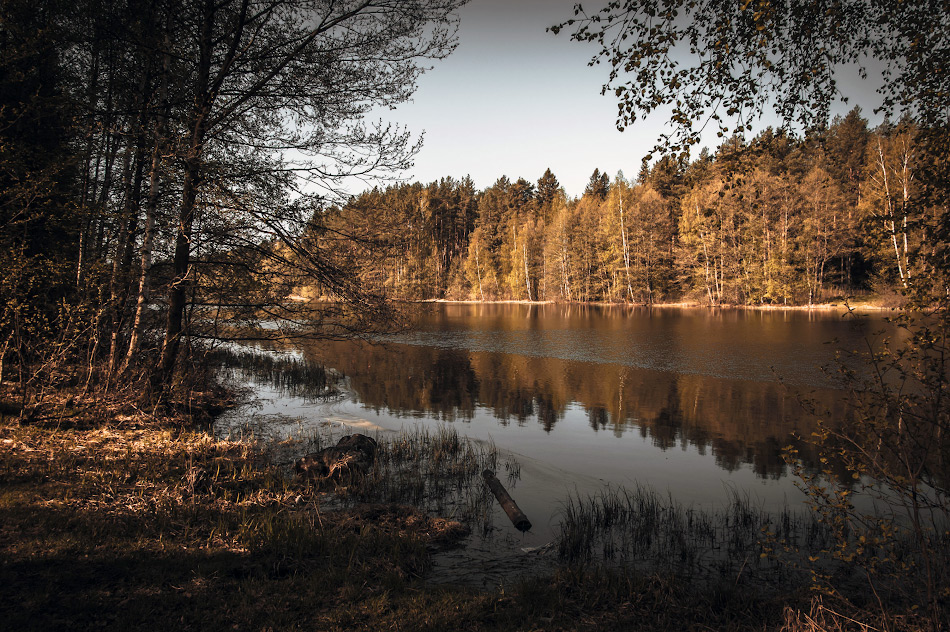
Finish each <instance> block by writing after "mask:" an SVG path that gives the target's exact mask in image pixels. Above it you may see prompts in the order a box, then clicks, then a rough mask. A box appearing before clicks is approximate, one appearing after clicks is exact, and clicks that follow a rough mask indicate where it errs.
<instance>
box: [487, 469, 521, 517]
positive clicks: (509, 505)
mask: <svg viewBox="0 0 950 632" xmlns="http://www.w3.org/2000/svg"><path fill="white" fill-rule="evenodd" d="M482 478H484V479H485V482H486V483H488V489H490V490H491V493H493V494H494V495H495V498H497V499H498V504H500V505H501V508H502V509H504V510H505V513H506V514H508V517H509V518H510V519H511V524H513V525H515V528H516V529H518V531H527V530H528V529H530V528H531V521H529V520H528V517H527V516H526V515H524V512H523V511H521V509H520V508H519V507H518V504H517V503H516V502H515V501H514V499H513V498H512V497H511V496H510V495H509V494H508V492H507V490H505V488H504V486H503V485H502V484H501V481H499V480H498V477H497V476H495V473H494V472H492V471H491V470H485V471H484V472H482Z"/></svg>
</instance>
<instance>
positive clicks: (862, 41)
mask: <svg viewBox="0 0 950 632" xmlns="http://www.w3.org/2000/svg"><path fill="white" fill-rule="evenodd" d="M948 16H950V4H948V2H946V0H926V1H921V2H901V1H899V0H815V1H811V2H788V1H774V0H742V1H740V2H724V1H722V0H615V1H612V2H609V3H607V5H606V6H605V7H604V8H602V9H601V10H599V11H597V12H594V13H587V12H586V11H585V10H584V8H583V7H582V5H580V4H578V5H575V9H574V17H573V18H570V19H568V20H565V21H564V22H562V23H560V24H557V25H555V26H552V27H550V30H551V31H553V32H554V33H558V32H560V31H561V30H565V29H567V30H568V31H569V32H570V33H571V38H572V39H574V40H577V41H580V42H592V43H594V44H595V45H596V46H598V47H599V48H600V50H599V51H598V52H597V53H596V54H595V55H594V56H593V58H592V59H591V62H590V63H591V65H597V64H601V63H603V64H605V65H606V66H608V67H609V69H610V70H609V75H608V78H607V80H606V82H605V84H604V87H603V92H604V93H608V92H610V93H613V94H614V95H615V96H616V98H617V104H618V113H617V127H618V128H619V129H621V130H622V129H624V128H625V127H629V126H630V125H632V124H633V123H634V122H636V121H637V120H639V119H640V118H641V117H642V116H645V115H647V114H650V113H652V112H654V111H657V110H659V111H661V112H662V113H663V115H667V112H668V113H669V114H668V118H669V120H670V122H671V123H672V124H673V127H674V129H673V131H672V132H671V133H668V134H665V135H663V136H661V138H660V143H659V145H658V148H660V149H663V150H670V149H677V150H685V149H687V148H689V147H690V146H692V145H695V144H696V143H698V142H699V137H700V134H701V132H702V131H703V130H704V129H705V128H706V127H707V126H708V125H714V126H716V128H717V129H718V132H719V134H720V136H726V135H729V134H731V133H735V132H748V131H752V129H753V123H754V122H755V121H756V120H757V119H758V118H759V117H760V116H761V115H762V114H764V113H766V112H774V113H775V114H777V115H778V116H779V117H780V118H781V120H782V121H783V122H784V124H785V125H788V126H793V127H797V128H798V131H801V132H804V131H808V130H811V129H814V128H816V127H819V126H821V125H823V124H824V123H825V122H826V121H827V120H828V118H829V114H830V111H831V107H832V105H833V104H834V102H835V101H836V100H837V99H843V100H846V99H847V98H848V95H847V94H843V93H842V90H841V87H840V75H841V74H842V72H844V71H846V70H848V69H850V68H851V67H852V66H853V65H857V66H858V67H859V71H860V73H861V74H862V75H863V76H868V75H873V74H874V73H882V76H881V79H882V82H881V87H880V90H879V94H880V101H879V103H877V104H874V105H875V107H880V108H881V109H882V110H883V111H884V112H885V113H887V114H890V115H891V116H892V117H894V118H899V117H900V115H902V114H905V113H907V114H911V115H913V116H914V117H915V118H917V119H918V120H919V121H920V122H922V123H924V124H925V125H933V124H941V125H945V124H946V118H947V114H948V106H950V71H948V68H947V64H946V63H945V61H944V60H946V58H947V55H948V52H950V17H948ZM871 78H872V79H874V77H871Z"/></svg>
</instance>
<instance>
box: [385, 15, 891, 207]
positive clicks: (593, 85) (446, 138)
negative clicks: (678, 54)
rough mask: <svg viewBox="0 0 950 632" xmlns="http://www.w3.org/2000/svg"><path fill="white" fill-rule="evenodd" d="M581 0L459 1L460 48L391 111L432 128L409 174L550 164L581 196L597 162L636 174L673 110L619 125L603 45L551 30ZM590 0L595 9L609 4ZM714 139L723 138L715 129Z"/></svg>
mask: <svg viewBox="0 0 950 632" xmlns="http://www.w3.org/2000/svg"><path fill="white" fill-rule="evenodd" d="M574 4H575V0H471V2H470V3H469V4H468V5H466V6H465V7H463V8H462V10H461V16H460V17H461V22H460V28H459V46H458V48H457V49H456V50H455V52H454V53H452V55H450V56H449V57H448V58H447V59H445V60H443V61H441V62H436V63H435V65H434V67H433V69H432V70H430V71H429V72H427V73H426V74H424V75H423V76H422V77H421V79H420V81H419V86H418V90H417V92H416V94H415V97H414V99H413V102H412V103H407V104H404V105H402V106H400V107H398V108H397V109H396V110H395V111H393V112H386V113H385V115H384V116H385V118H386V119H387V120H389V121H391V122H394V123H399V124H402V125H405V126H406V127H407V128H408V129H409V130H410V131H411V132H413V133H414V134H419V133H420V132H425V140H424V145H423V148H422V151H421V152H420V153H419V155H418V156H417V158H416V161H415V168H414V169H412V170H411V171H409V172H408V173H406V174H404V176H405V177H406V179H407V180H409V181H418V182H423V183H428V182H432V181H435V180H438V179H439V178H442V177H444V176H452V177H454V178H462V177H464V176H465V175H470V176H471V177H472V179H473V180H474V182H475V186H476V188H478V189H483V188H485V187H488V186H490V185H491V184H492V183H494V182H495V180H497V179H498V178H499V177H500V176H502V175H506V176H508V177H509V178H510V179H512V180H515V179H517V178H519V177H524V178H525V179H527V180H529V181H531V182H536V181H537V179H538V178H539V177H540V176H541V174H543V173H544V170H545V169H546V168H549V167H550V168H551V170H552V171H553V172H554V175H555V176H557V178H558V180H559V181H560V182H561V185H562V186H564V188H565V189H566V191H567V193H568V195H570V196H579V195H580V194H581V193H583V190H584V187H585V186H586V184H587V182H588V180H589V179H590V174H591V172H592V171H593V170H594V168H598V169H600V170H601V171H603V172H606V173H607V174H609V176H610V177H611V178H612V177H613V176H614V175H615V174H616V173H617V171H618V170H623V172H624V175H625V176H626V177H628V178H632V177H635V176H636V175H637V173H638V171H639V169H640V161H641V159H642V157H643V156H644V155H646V154H647V153H649V150H650V148H651V147H653V145H654V144H655V143H656V140H657V138H658V136H659V135H660V134H661V133H663V132H665V131H669V128H668V127H667V126H666V118H665V117H664V116H663V115H662V113H659V112H658V113H655V114H654V115H652V116H651V117H649V118H647V119H646V120H645V121H644V120H641V121H638V122H637V124H636V125H634V126H632V127H628V128H627V129H626V130H625V131H624V132H622V133H621V132H619V131H617V129H616V126H615V120H616V112H617V106H616V101H615V98H614V96H613V95H612V94H608V95H606V96H602V95H601V94H600V90H601V86H602V84H603V82H604V81H605V80H606V78H607V72H608V68H606V67H605V66H603V65H601V66H594V67H589V66H588V65H587V63H588V61H589V60H590V57H591V55H592V54H593V53H594V52H596V49H595V48H593V47H591V46H589V45H585V44H580V43H578V42H572V41H571V40H570V33H569V31H568V30H565V31H562V32H561V33H560V34H559V35H556V36H555V35H554V34H552V33H548V32H545V28H546V27H548V26H551V25H552V24H555V23H559V22H563V21H565V20H567V19H569V18H571V17H572V16H573V7H574ZM588 4H589V5H590V6H588V7H587V9H588V11H589V12H591V13H593V12H594V11H595V10H596V9H598V8H599V7H600V6H601V5H602V4H603V3H602V2H591V1H590V0H588ZM851 107H852V105H848V106H845V107H843V108H841V111H843V112H846V111H847V110H849V109H850V108H851ZM871 109H872V108H871V107H866V108H864V110H865V111H864V116H865V117H871V116H872V113H871ZM764 125H765V123H763V127H764ZM708 144H709V145H711V148H714V147H715V146H716V145H717V144H718V143H717V139H716V137H715V134H714V133H711V134H710V137H709V139H708Z"/></svg>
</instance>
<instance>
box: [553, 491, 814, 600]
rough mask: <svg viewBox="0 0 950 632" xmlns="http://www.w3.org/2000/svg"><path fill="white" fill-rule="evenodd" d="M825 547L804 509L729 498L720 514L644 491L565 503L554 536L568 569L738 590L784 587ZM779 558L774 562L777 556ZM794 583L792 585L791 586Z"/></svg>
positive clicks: (605, 494) (738, 496)
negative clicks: (609, 570)
mask: <svg viewBox="0 0 950 632" xmlns="http://www.w3.org/2000/svg"><path fill="white" fill-rule="evenodd" d="M828 542H830V536H829V534H828V533H826V529H824V528H823V526H822V525H821V524H820V523H819V522H818V521H817V520H816V519H815V517H814V516H813V515H812V514H811V513H810V512H808V511H805V510H804V508H803V510H801V511H793V510H792V509H790V508H788V507H785V508H784V509H783V510H782V511H780V512H770V511H766V510H764V509H762V508H760V507H756V506H755V505H754V503H753V502H752V501H751V499H750V498H749V497H748V496H744V495H741V494H738V493H733V494H732V497H731V501H730V503H729V505H728V506H727V507H725V508H723V509H718V510H704V509H697V508H694V507H688V506H685V505H683V504H681V503H678V502H676V501H675V500H674V499H673V498H672V497H669V496H662V495H660V494H659V493H657V492H656V491H655V490H653V489H650V488H648V487H643V486H640V485H638V486H636V487H635V488H633V489H625V488H615V489H608V490H605V491H603V492H601V493H599V494H595V495H592V496H589V497H586V498H580V497H571V498H569V499H568V501H567V502H566V503H565V506H564V510H563V518H562V521H561V525H560V531H559V533H558V536H557V547H558V555H559V557H560V558H561V559H562V560H563V561H564V562H566V563H568V564H600V565H605V566H614V567H630V568H634V569H637V570H639V571H641V572H645V573H667V574H673V575H676V576H677V577H680V578H682V579H684V580H701V581H713V582H718V581H722V580H729V581H732V582H734V583H739V582H741V581H742V580H743V579H751V578H753V577H754V578H755V580H756V583H757V584H759V585H762V581H763V580H768V581H769V582H771V583H773V584H775V585H782V586H787V585H789V582H790V581H791V580H793V576H797V577H798V579H799V580H800V581H802V582H803V581H804V578H805V574H804V572H803V571H802V569H801V568H800V566H801V565H800V564H796V563H795V562H798V561H800V559H795V560H792V559H790V556H791V555H792V553H793V552H794V554H795V555H796V556H797V557H798V558H800V556H801V555H803V554H807V552H808V551H815V550H820V549H821V548H822V547H823V546H826V545H827V543H828ZM780 552H781V553H783V555H779V553H780ZM793 583H795V582H793Z"/></svg>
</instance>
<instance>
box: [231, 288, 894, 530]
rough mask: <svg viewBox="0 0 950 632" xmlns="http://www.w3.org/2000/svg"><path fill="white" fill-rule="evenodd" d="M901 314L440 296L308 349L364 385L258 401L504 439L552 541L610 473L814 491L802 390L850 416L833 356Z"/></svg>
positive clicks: (689, 491) (501, 444)
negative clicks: (570, 498)
mask: <svg viewBox="0 0 950 632" xmlns="http://www.w3.org/2000/svg"><path fill="white" fill-rule="evenodd" d="M884 327H885V322H884V320H883V318H882V317H880V316H871V317H865V318H863V319H861V320H860V321H859V322H857V323H855V321H854V319H850V318H843V317H842V316H841V314H840V313H833V312H806V311H757V310H707V309H679V308H659V309H658V308H652V309H649V308H627V307H616V308H614V307H583V306H562V305H458V304H447V305H435V306H433V307H431V308H430V309H427V310H425V312H424V313H423V314H421V315H420V316H419V317H418V319H417V321H416V323H415V325H414V327H413V328H412V331H410V332H408V333H405V334H400V335H395V336H391V337H388V338H387V339H386V340H385V341H384V343H381V344H369V343H366V342H332V343H321V344H313V345H308V346H305V347H303V348H300V349H298V350H297V352H299V353H301V354H302V355H303V356H304V357H305V358H307V359H308V360H311V361H313V362H317V363H321V364H324V365H327V366H330V367H333V368H335V369H337V370H339V371H341V372H342V373H343V374H345V375H346V376H347V379H346V389H345V390H346V396H345V397H344V398H342V399H340V400H338V401H335V402H333V403H330V404H327V403H318V404H314V403H308V402H306V401H305V400H302V399H297V398H293V397H289V396H286V395H282V394H280V393H278V392H276V391H268V390H267V389H262V390H261V393H262V396H263V397H264V404H263V407H262V408H261V409H260V410H259V411H258V414H261V415H268V414H277V413H279V414H283V415H287V416H290V417H291V418H294V419H297V420H298V426H299V424H301V423H302V424H304V425H306V424H318V423H321V422H322V423H325V422H326V421H327V420H329V421H330V422H331V423H333V424H340V425H346V426H347V427H353V426H355V427H357V428H364V429H372V430H375V431H377V432H388V431H398V430H401V429H406V428H412V427H414V426H419V425H421V426H426V427H436V426H438V425H440V424H451V425H453V426H454V427H455V428H456V429H458V430H459V432H460V433H462V434H464V435H467V436H469V437H472V438H474V439H477V440H484V441H493V442H494V443H495V445H496V446H497V447H498V448H499V449H501V450H504V451H510V452H512V453H513V454H514V455H515V456H516V458H517V459H518V461H519V462H520V463H521V465H522V471H521V480H520V481H518V482H517V483H516V484H515V485H514V487H513V489H512V490H511V492H512V495H513V496H514V497H515V499H516V500H517V502H518V503H519V505H521V507H522V509H523V510H524V511H525V513H526V514H527V515H528V517H529V518H530V519H531V520H532V522H533V523H534V525H535V527H534V529H533V530H532V531H531V532H530V533H529V534H528V535H527V536H520V534H517V533H516V532H514V531H513V530H512V537H515V536H517V538H519V542H520V544H521V545H523V546H537V545H540V544H543V543H545V542H547V541H549V540H550V538H551V535H552V531H553V528H554V526H555V525H556V524H557V521H558V514H559V511H560V509H561V506H562V503H563V500H564V499H565V498H566V497H567V495H568V494H570V493H580V494H586V493H592V492H596V491H598V490H599V489H602V488H603V487H604V486H614V487H616V486H621V485H622V486H633V485H636V484H640V485H650V486H652V487H654V488H655V489H657V490H659V491H661V492H664V493H666V492H668V493H669V494H670V495H671V496H672V497H673V498H674V499H675V500H676V501H678V502H680V503H682V504H685V505H693V506H701V507H704V508H711V507H715V506H717V505H722V504H724V503H726V502H727V501H728V499H729V498H730V494H732V493H736V492H738V493H740V494H748V495H750V496H751V498H752V499H753V500H754V501H755V502H757V503H759V504H762V505H765V506H767V507H775V508H779V507H781V506H782V505H784V504H786V503H787V504H797V503H800V502H801V501H802V500H803V495H802V494H801V492H799V491H798V490H797V488H795V486H794V480H793V479H792V478H791V477H790V476H789V471H788V470H787V468H786V466H785V464H784V462H783V461H782V458H781V449H782V447H783V446H786V445H789V444H796V445H798V446H799V447H800V450H801V452H802V454H803V455H804V456H805V458H806V459H809V458H811V457H812V455H813V452H812V451H811V450H810V448H809V447H808V446H807V445H804V444H802V443H801V442H800V441H799V440H798V439H796V436H808V434H809V433H810V432H811V430H812V428H813V421H812V420H811V418H809V417H808V416H807V415H805V414H804V413H803V409H802V405H801V403H800V398H802V397H807V398H809V399H811V400H813V401H814V402H816V403H817V405H818V406H819V407H820V408H822V409H825V410H828V411H829V412H830V414H832V415H840V414H842V405H841V401H840V400H841V392H840V391H839V390H836V388H835V384H834V382H833V380H832V379H831V378H830V377H828V376H827V375H826V374H824V373H823V372H822V371H821V367H822V366H824V365H833V362H834V358H835V350H836V349H837V348H847V349H853V348H858V347H861V346H862V345H864V344H865V343H864V340H865V338H866V337H872V338H873V334H874V332H877V331H879V330H881V329H882V328H884ZM833 340H837V341H838V342H837V344H829V342H830V341H833ZM224 423H225V425H226V424H227V423H228V422H227V421H225V422H224ZM496 523H497V524H498V525H499V527H500V528H501V527H502V526H503V525H504V524H505V522H504V520H499V521H496Z"/></svg>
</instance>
